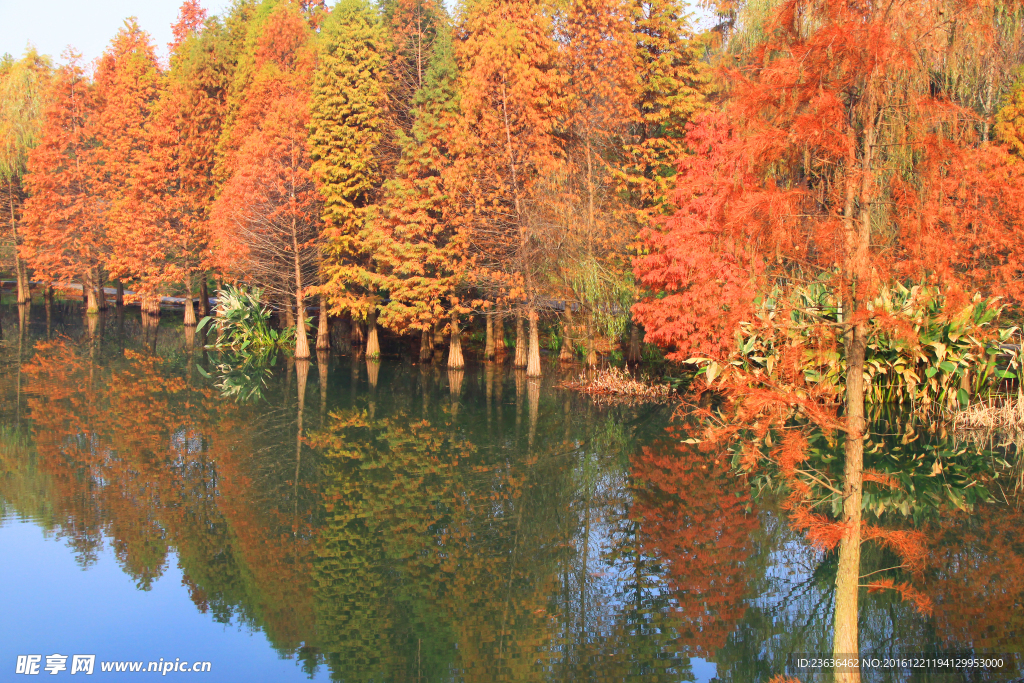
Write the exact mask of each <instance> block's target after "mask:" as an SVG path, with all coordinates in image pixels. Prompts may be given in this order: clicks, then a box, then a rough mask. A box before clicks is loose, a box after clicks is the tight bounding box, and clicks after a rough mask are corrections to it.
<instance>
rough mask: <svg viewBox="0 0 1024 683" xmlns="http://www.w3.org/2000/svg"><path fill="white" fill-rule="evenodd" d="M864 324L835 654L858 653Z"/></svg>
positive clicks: (856, 339) (851, 378)
mask: <svg viewBox="0 0 1024 683" xmlns="http://www.w3.org/2000/svg"><path fill="white" fill-rule="evenodd" d="M866 349H867V325H865V324H864V323H858V324H856V325H854V326H853V338H852V341H851V343H850V352H851V353H850V355H849V356H848V357H847V374H846V415H845V418H846V430H847V433H846V443H845V457H846V462H845V463H844V466H843V526H844V532H843V538H842V540H841V541H840V543H839V566H838V569H837V571H836V609H835V626H834V634H833V644H832V651H833V655H834V656H835V657H837V658H838V657H843V658H847V657H855V658H856V657H859V655H860V646H859V642H860V641H859V637H858V628H857V619H858V598H859V593H860V547H861V504H862V497H863V494H862V488H863V478H864V431H865V427H866V422H865V419H864V358H865V356H866ZM835 680H836V681H841V682H842V683H859V681H860V673H859V672H854V671H837V672H836V677H835Z"/></svg>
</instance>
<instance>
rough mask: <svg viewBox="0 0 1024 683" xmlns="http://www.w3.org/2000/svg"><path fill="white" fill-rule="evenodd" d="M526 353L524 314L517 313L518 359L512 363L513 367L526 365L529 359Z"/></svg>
mask: <svg viewBox="0 0 1024 683" xmlns="http://www.w3.org/2000/svg"><path fill="white" fill-rule="evenodd" d="M526 353H527V349H526V332H525V330H524V329H523V316H522V315H519V314H516V359H515V361H513V363H512V365H513V367H517V368H525V367H526V363H527V360H528V359H527V357H526Z"/></svg>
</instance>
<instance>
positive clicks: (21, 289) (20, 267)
mask: <svg viewBox="0 0 1024 683" xmlns="http://www.w3.org/2000/svg"><path fill="white" fill-rule="evenodd" d="M14 265H15V268H16V270H17V274H18V303H19V304H27V303H28V302H30V301H31V300H32V285H31V284H30V283H29V281H28V266H27V265H26V264H25V261H23V260H22V259H21V257H19V256H18V255H17V248H15V255H14Z"/></svg>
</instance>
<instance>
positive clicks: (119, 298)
mask: <svg viewBox="0 0 1024 683" xmlns="http://www.w3.org/2000/svg"><path fill="white" fill-rule="evenodd" d="M114 303H116V304H117V307H118V308H124V283H123V282H121V281H120V280H118V281H117V294H116V295H115V298H114Z"/></svg>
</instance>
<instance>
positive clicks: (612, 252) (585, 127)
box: [545, 0, 638, 365]
mask: <svg viewBox="0 0 1024 683" xmlns="http://www.w3.org/2000/svg"><path fill="white" fill-rule="evenodd" d="M631 10H632V7H631V5H629V4H628V3H625V2H619V1H618V0H611V1H607V0H577V1H575V2H572V3H569V5H568V7H567V9H566V12H565V16H564V19H563V20H562V23H561V26H560V30H561V32H563V33H564V34H565V36H566V41H565V44H564V45H563V46H562V49H561V54H560V58H561V59H560V70H561V71H562V73H563V74H564V76H565V78H566V85H565V91H566V94H567V100H568V108H567V114H568V115H567V117H566V121H565V123H564V124H563V125H564V127H565V138H566V140H565V143H564V146H565V158H566V170H565V173H564V176H563V177H562V178H561V179H560V180H561V182H560V183H558V182H557V179H556V183H557V185H558V186H559V187H557V189H556V188H552V190H554V192H553V194H552V196H550V198H549V199H550V203H551V204H552V209H553V212H554V214H555V217H554V220H552V221H551V225H554V226H558V227H557V228H556V230H555V231H554V232H555V234H552V235H550V237H548V239H546V240H545V241H546V242H547V243H548V244H549V245H555V244H558V245H559V248H558V249H557V250H556V251H555V253H553V254H551V255H550V256H549V257H548V258H549V260H550V261H552V262H553V263H554V264H556V266H555V268H554V269H553V270H555V271H556V272H558V273H559V274H560V275H561V280H562V281H563V282H565V285H566V288H567V289H568V292H569V297H568V298H569V300H570V301H576V302H578V303H579V309H578V310H577V312H576V314H575V317H573V314H572V313H571V311H566V320H565V324H564V328H565V334H564V335H563V336H564V340H563V344H571V339H572V336H573V335H572V329H571V327H572V323H571V322H570V321H572V322H576V323H579V322H582V324H583V330H584V334H583V335H581V336H582V337H583V338H584V339H585V342H586V350H587V354H586V358H587V363H588V364H589V365H595V364H596V362H597V355H596V351H595V348H594V336H595V334H596V333H598V332H599V331H600V332H609V331H614V328H615V327H616V326H615V324H614V323H615V322H617V320H618V318H620V317H621V313H620V314H618V315H616V314H609V313H610V312H611V311H613V310H614V311H619V312H621V311H622V310H624V309H625V308H627V307H628V306H629V305H630V304H631V303H632V292H631V289H632V288H631V287H630V286H629V284H628V282H627V281H626V278H627V277H628V268H627V266H628V261H627V260H626V253H627V249H628V248H629V246H630V244H631V238H630V234H629V231H626V230H623V229H622V224H623V223H625V222H627V221H628V218H629V213H628V208H629V207H628V204H627V203H626V202H624V201H623V199H622V193H621V192H620V191H619V189H620V188H619V187H618V185H619V183H618V181H617V179H616V177H615V174H616V170H617V166H618V165H619V164H620V163H621V155H622V141H623V140H624V139H626V138H627V136H628V134H629V132H630V130H631V128H630V126H631V124H632V123H633V121H634V119H635V114H634V112H633V109H632V108H633V103H634V98H635V96H636V91H637V85H638V78H637V73H636V55H635V53H636V46H635V44H634V38H633V32H632V31H633V21H632V20H633V18H632V16H631ZM620 299H623V300H620ZM602 323H603V324H602ZM609 323H611V324H609ZM598 327H600V328H602V329H601V330H598V329H596V328H598ZM609 328H612V329H611V330H610V329H609ZM566 350H567V351H568V350H569V349H566ZM563 355H565V356H568V354H565V353H563Z"/></svg>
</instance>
